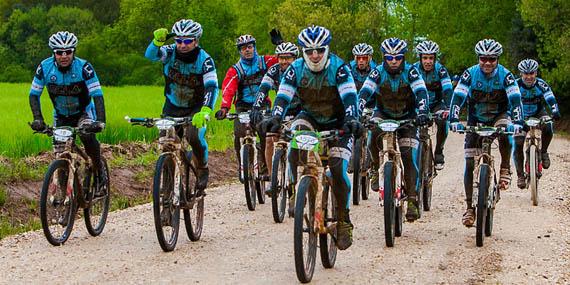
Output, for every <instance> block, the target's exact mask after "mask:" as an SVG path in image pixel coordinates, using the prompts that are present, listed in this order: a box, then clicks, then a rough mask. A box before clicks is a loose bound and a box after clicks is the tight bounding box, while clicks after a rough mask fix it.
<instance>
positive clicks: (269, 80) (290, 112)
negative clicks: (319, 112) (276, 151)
mask: <svg viewBox="0 0 570 285" xmlns="http://www.w3.org/2000/svg"><path fill="white" fill-rule="evenodd" d="M275 54H276V55H277V59H278V60H279V63H278V64H274V65H273V66H271V67H270V68H269V70H268V71H267V73H266V74H265V76H263V80H261V85H260V86H259V90H258V91H257V95H256V96H255V101H254V103H253V108H252V110H251V113H250V118H251V122H252V123H253V124H254V125H256V126H257V125H258V124H259V123H261V121H262V120H263V115H262V110H263V109H264V107H263V105H264V102H266V101H267V96H269V90H276V91H277V90H279V83H280V82H281V79H282V78H283V75H284V74H285V70H287V68H288V67H289V66H290V65H291V63H293V61H294V60H295V59H296V58H297V57H298V56H299V48H298V47H297V46H296V45H295V44H293V43H290V42H283V43H281V44H279V45H278V46H277V48H275ZM300 108H301V102H300V101H299V98H298V97H293V102H291V104H290V106H289V108H288V109H287V114H286V116H296V115H297V114H298V113H299V111H300ZM257 129H258V132H259V135H260V136H261V137H265V163H266V165H267V169H268V173H269V174H270V173H271V166H272V165H271V159H272V157H273V144H274V141H275V138H276V136H277V134H275V133H268V134H266V133H265V132H264V131H263V130H262V129H261V127H258V128H257ZM265 193H267V194H268V195H271V187H269V188H268V189H267V190H266V191H265Z"/></svg>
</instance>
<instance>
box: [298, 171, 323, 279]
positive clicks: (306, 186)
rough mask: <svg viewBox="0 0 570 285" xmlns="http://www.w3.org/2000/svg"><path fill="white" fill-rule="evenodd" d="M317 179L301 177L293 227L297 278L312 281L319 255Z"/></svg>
mask: <svg viewBox="0 0 570 285" xmlns="http://www.w3.org/2000/svg"><path fill="white" fill-rule="evenodd" d="M316 191H317V181H316V180H315V178H313V177H309V176H305V177H302V178H301V181H300V182H299V187H298V189H297V193H296V195H297V200H296V202H295V221H294V229H293V245H294V247H293V251H294V255H295V271H296V273H297V279H299V281H301V282H302V283H307V282H310V281H311V279H312V278H313V273H314V271H315V259H316V255H317V233H316V232H315V227H314V224H315V193H316Z"/></svg>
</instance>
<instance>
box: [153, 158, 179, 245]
mask: <svg viewBox="0 0 570 285" xmlns="http://www.w3.org/2000/svg"><path fill="white" fill-rule="evenodd" d="M175 169H176V163H175V162H174V157H173V156H172V154H162V155H161V156H160V157H159V158H158V161H157V163H156V169H155V172H154V179H153V191H152V208H153V213H154V226H155V229H156V237H157V238H158V243H159V244H160V247H161V248H162V250H163V251H167V252H168V251H172V250H174V248H175V247H176V242H177V241H178V230H179V225H180V206H179V205H178V204H177V201H175V200H176V197H175V193H174V187H175V185H181V184H182V183H181V181H175V179H176V178H175V174H174V173H175Z"/></svg>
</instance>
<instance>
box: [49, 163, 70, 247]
mask: <svg viewBox="0 0 570 285" xmlns="http://www.w3.org/2000/svg"><path fill="white" fill-rule="evenodd" d="M68 179H69V165H68V162H67V161H66V160H55V161H53V162H52V163H51V164H50V165H49V167H48V170H47V172H46V175H45V177H44V183H43V185H42V192H41V194H40V220H41V222H42V229H43V231H44V235H45V237H46V239H47V240H48V242H49V243H51V244H52V245H55V246H58V245H62V244H63V243H65V242H66V241H67V239H68V238H69V235H70V234H71V230H72V229H73V223H74V222H75V213H76V211H77V203H76V199H75V197H74V196H73V195H74V193H76V192H75V191H74V189H70V191H69V192H70V193H69V194H67V192H68V189H67V187H68ZM73 185H74V186H73V187H77V185H76V183H75V181H74V183H73Z"/></svg>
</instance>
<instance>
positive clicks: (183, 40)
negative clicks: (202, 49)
mask: <svg viewBox="0 0 570 285" xmlns="http://www.w3.org/2000/svg"><path fill="white" fill-rule="evenodd" d="M195 40H196V39H194V38H175V39H174V41H176V43H177V44H179V45H181V44H185V45H189V44H191V43H193V42H194V41H195Z"/></svg>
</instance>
